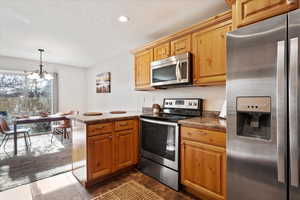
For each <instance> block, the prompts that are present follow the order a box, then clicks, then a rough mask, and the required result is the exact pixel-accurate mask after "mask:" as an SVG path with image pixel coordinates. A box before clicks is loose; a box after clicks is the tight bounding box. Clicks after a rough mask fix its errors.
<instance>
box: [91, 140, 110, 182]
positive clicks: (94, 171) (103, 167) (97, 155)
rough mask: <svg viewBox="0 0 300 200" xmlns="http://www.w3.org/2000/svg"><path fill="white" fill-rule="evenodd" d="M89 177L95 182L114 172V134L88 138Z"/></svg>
mask: <svg viewBox="0 0 300 200" xmlns="http://www.w3.org/2000/svg"><path fill="white" fill-rule="evenodd" d="M88 166H89V167H88V175H89V179H90V180H93V179H96V178H99V177H102V176H105V175H107V174H110V173H111V172H112V168H113V140H112V134H107V135H99V136H92V137H89V138H88Z"/></svg>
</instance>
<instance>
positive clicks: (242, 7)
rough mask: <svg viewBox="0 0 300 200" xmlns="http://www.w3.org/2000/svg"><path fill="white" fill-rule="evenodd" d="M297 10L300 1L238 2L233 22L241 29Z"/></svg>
mask: <svg viewBox="0 0 300 200" xmlns="http://www.w3.org/2000/svg"><path fill="white" fill-rule="evenodd" d="M296 8H298V0H294V1H293V2H292V1H290V0H272V1H271V0H236V2H235V4H234V5H233V20H234V23H235V25H236V26H237V27H241V26H245V25H247V24H251V23H254V22H257V21H260V20H263V19H266V18H269V17H272V16H275V15H279V14H282V13H286V12H288V11H290V10H293V9H296Z"/></svg>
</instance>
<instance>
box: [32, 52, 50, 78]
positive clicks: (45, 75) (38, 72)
mask: <svg viewBox="0 0 300 200" xmlns="http://www.w3.org/2000/svg"><path fill="white" fill-rule="evenodd" d="M38 51H39V52H40V69H39V70H35V71H33V72H29V73H27V77H28V78H29V79H31V80H37V81H40V80H52V79H53V76H52V75H51V74H50V73H48V72H46V71H45V70H43V67H44V65H43V52H44V51H45V50H44V49H38Z"/></svg>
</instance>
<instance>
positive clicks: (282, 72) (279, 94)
mask: <svg viewBox="0 0 300 200" xmlns="http://www.w3.org/2000/svg"><path fill="white" fill-rule="evenodd" d="M286 74H287V70H286V67H285V41H278V42H277V73H276V76H277V77H276V121H277V124H276V125H277V180H278V182H281V183H285V147H284V146H285V137H286V133H287V126H286V122H287V120H286V119H287V116H286V103H287V102H286V95H285V93H286V89H287V88H286Z"/></svg>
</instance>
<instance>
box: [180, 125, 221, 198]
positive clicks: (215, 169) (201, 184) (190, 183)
mask: <svg viewBox="0 0 300 200" xmlns="http://www.w3.org/2000/svg"><path fill="white" fill-rule="evenodd" d="M183 131H185V130H183ZM204 131H205V130H202V132H204ZM219 134H225V133H219ZM200 137H201V136H200ZM206 137H207V136H206ZM198 138H199V136H198ZM181 184H182V185H184V186H185V187H186V188H187V189H191V190H192V191H193V194H194V195H196V196H199V197H200V198H202V199H210V200H225V199H226V149H225V148H224V147H221V146H216V145H212V144H206V143H202V142H199V141H197V140H193V139H192V140H187V139H183V138H182V140H181Z"/></svg>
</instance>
